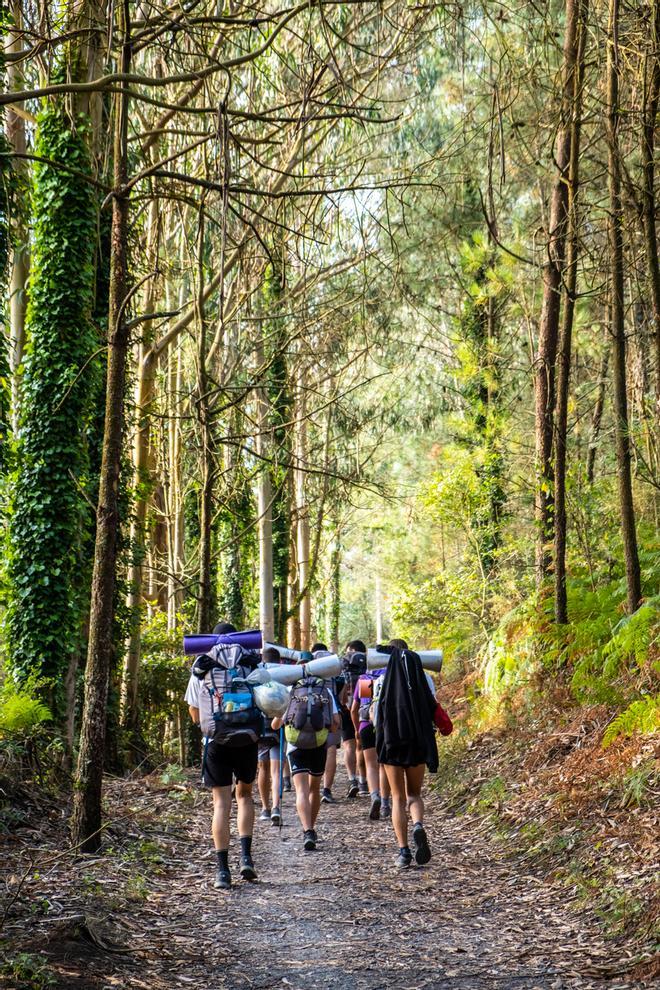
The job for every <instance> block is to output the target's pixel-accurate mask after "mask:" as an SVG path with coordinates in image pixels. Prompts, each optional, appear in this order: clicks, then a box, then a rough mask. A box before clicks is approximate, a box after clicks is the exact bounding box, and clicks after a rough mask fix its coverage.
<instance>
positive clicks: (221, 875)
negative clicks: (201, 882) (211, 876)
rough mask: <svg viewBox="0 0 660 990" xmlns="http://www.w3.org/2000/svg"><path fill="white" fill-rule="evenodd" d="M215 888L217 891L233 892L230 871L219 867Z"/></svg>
mask: <svg viewBox="0 0 660 990" xmlns="http://www.w3.org/2000/svg"><path fill="white" fill-rule="evenodd" d="M213 886H214V887H215V889H216V890H231V873H230V872H229V870H223V869H221V867H218V872H217V873H216V875H215V883H214V884H213Z"/></svg>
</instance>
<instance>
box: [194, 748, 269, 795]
mask: <svg viewBox="0 0 660 990" xmlns="http://www.w3.org/2000/svg"><path fill="white" fill-rule="evenodd" d="M258 748H259V747H258V745H257V743H250V744H249V745H247V746H218V744H217V743H215V742H214V741H213V739H212V740H211V741H210V743H209V745H208V748H207V750H206V756H205V758H204V773H203V778H204V783H205V784H206V786H207V787H230V786H231V784H233V782H234V779H236V780H237V781H240V782H241V783H243V784H252V783H254V779H255V777H256V776H257V751H258Z"/></svg>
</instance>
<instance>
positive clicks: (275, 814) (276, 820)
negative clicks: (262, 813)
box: [270, 808, 282, 825]
mask: <svg viewBox="0 0 660 990" xmlns="http://www.w3.org/2000/svg"><path fill="white" fill-rule="evenodd" d="M270 820H271V822H272V823H273V825H281V824H282V812H281V811H280V809H279V808H273V810H272V812H271V815H270Z"/></svg>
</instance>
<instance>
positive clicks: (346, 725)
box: [339, 706, 355, 742]
mask: <svg viewBox="0 0 660 990" xmlns="http://www.w3.org/2000/svg"><path fill="white" fill-rule="evenodd" d="M339 714H340V715H341V738H342V741H343V742H346V741H347V740H348V739H355V726H354V725H353V719H352V718H351V713H350V712H349V710H348V708H346V707H345V706H342V707H341V708H340V709H339Z"/></svg>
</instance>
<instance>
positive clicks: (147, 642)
mask: <svg viewBox="0 0 660 990" xmlns="http://www.w3.org/2000/svg"><path fill="white" fill-rule="evenodd" d="M183 629H184V626H183V624H177V627H176V629H175V630H174V631H170V630H168V628H167V616H166V615H165V614H164V613H163V612H156V613H155V615H154V617H153V619H151V621H150V622H149V623H148V624H147V625H146V627H145V629H144V631H143V634H142V651H141V669H140V681H139V709H140V713H141V726H140V727H141V731H142V733H143V735H144V739H145V742H146V743H147V746H148V747H149V749H150V750H151V751H152V752H155V753H159V754H161V755H163V754H165V753H167V754H168V755H171V756H174V755H178V754H174V753H173V752H170V751H169V749H168V742H167V738H166V736H167V727H168V725H170V724H171V723H172V722H173V721H174V720H175V719H176V717H177V713H178V712H180V711H181V710H182V708H183V701H182V699H183V695H184V693H185V690H186V685H187V683H188V677H189V674H190V671H189V667H188V665H187V664H186V662H185V660H183V659H182V657H181V640H182V637H183ZM186 716H187V713H186Z"/></svg>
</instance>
